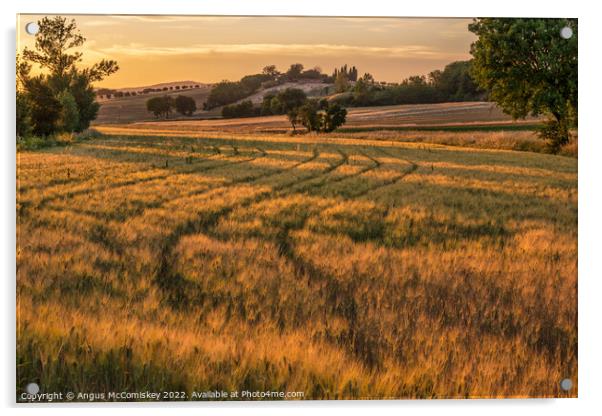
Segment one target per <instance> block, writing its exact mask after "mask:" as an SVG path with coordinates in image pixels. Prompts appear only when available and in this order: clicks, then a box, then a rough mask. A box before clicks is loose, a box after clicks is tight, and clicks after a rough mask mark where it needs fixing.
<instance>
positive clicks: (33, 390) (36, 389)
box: [25, 383, 40, 394]
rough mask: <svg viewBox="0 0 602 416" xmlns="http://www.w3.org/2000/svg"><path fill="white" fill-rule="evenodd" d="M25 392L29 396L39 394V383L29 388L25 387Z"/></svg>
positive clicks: (30, 384) (30, 385) (32, 384)
mask: <svg viewBox="0 0 602 416" xmlns="http://www.w3.org/2000/svg"><path fill="white" fill-rule="evenodd" d="M25 391H26V392H27V393H29V394H38V392H39V391H40V386H38V383H29V384H28V385H27V387H25Z"/></svg>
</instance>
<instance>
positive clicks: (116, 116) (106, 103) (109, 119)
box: [93, 81, 211, 124]
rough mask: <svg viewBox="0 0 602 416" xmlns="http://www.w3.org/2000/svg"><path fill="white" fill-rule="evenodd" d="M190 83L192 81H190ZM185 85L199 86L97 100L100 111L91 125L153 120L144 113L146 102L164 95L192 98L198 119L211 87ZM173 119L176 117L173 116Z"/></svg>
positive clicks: (158, 86)
mask: <svg viewBox="0 0 602 416" xmlns="http://www.w3.org/2000/svg"><path fill="white" fill-rule="evenodd" d="M190 82H192V81H190ZM186 83H187V81H183V82H177V83H164V84H157V85H155V86H149V87H143V88H156V89H158V88H163V87H169V86H174V85H180V84H186ZM187 85H199V88H192V89H185V90H175V89H174V90H169V91H160V92H150V93H148V94H138V95H135V96H129V97H121V98H111V99H110V100H99V101H98V102H99V103H100V110H99V112H98V117H97V118H96V120H95V121H94V123H93V124H114V123H131V122H135V121H145V120H154V118H155V117H154V116H153V115H152V114H151V113H149V112H148V111H146V101H147V100H148V99H149V98H151V97H154V96H161V95H164V94H170V95H185V96H187V97H192V98H194V100H195V101H196V106H197V109H198V110H197V115H195V116H193V117H196V118H198V113H199V111H200V110H201V109H202V108H203V103H204V102H205V100H206V99H207V96H208V95H209V91H210V90H211V86H210V85H208V84H201V83H195V84H187ZM127 90H130V91H140V89H134V88H131V89H121V90H120V91H124V92H126V91H127ZM174 117H176V115H175V114H174Z"/></svg>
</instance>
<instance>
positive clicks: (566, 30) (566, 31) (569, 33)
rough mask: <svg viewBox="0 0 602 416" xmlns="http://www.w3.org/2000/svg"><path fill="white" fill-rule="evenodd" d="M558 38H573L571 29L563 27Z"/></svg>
mask: <svg viewBox="0 0 602 416" xmlns="http://www.w3.org/2000/svg"><path fill="white" fill-rule="evenodd" d="M560 36H562V38H563V39H570V38H572V37H573V29H571V28H570V27H568V26H565V27H563V28H562V29H560Z"/></svg>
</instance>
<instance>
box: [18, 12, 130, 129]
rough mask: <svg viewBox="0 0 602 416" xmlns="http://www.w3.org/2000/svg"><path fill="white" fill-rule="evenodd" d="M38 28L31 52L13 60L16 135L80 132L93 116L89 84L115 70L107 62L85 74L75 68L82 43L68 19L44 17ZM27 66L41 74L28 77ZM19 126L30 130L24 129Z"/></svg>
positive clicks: (114, 64)
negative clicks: (15, 85) (28, 124)
mask: <svg viewBox="0 0 602 416" xmlns="http://www.w3.org/2000/svg"><path fill="white" fill-rule="evenodd" d="M38 26H39V31H38V33H37V34H36V37H35V46H34V49H29V48H24V49H23V52H22V54H21V55H20V56H18V57H17V102H18V103H19V111H20V114H19V121H18V124H20V126H19V128H18V129H17V134H19V135H20V134H23V132H26V131H27V132H28V133H29V132H32V133H33V134H36V135H41V136H47V135H51V134H54V133H57V132H61V131H65V132H74V131H75V132H79V131H82V130H84V129H86V128H88V127H89V125H90V122H91V121H92V120H94V119H95V118H96V115H97V113H98V108H99V104H98V103H97V102H96V94H95V92H94V89H93V87H92V83H93V82H97V81H101V80H102V79H104V78H105V77H107V76H109V75H111V74H113V73H115V72H116V71H117V70H118V69H119V66H118V65H117V62H115V61H113V60H106V59H103V60H101V61H99V62H97V63H95V64H93V65H92V66H90V67H87V68H81V67H80V66H79V64H80V63H81V61H82V52H80V51H77V48H80V47H81V46H83V45H84V43H85V41H86V39H85V38H84V37H83V36H82V35H81V33H80V32H79V30H78V29H77V25H76V23H75V20H73V19H71V20H69V21H68V20H67V18H65V17H61V16H55V17H52V18H49V17H44V18H42V19H41V20H40V21H38ZM74 49H75V50H74ZM32 64H37V65H39V67H40V68H41V70H42V73H41V74H39V75H37V76H32V75H31V68H32ZM24 120H28V122H29V123H30V124H31V126H30V128H28V127H27V126H24V125H23V123H24Z"/></svg>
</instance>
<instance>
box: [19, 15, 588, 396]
mask: <svg viewBox="0 0 602 416" xmlns="http://www.w3.org/2000/svg"><path fill="white" fill-rule="evenodd" d="M577 29H578V25H577V19H569V18H566V19H544V18H503V19H498V18H401V17H395V18H394V17H379V18H376V17H369V18H368V17H366V18H361V17H353V18H351V17H302V16H297V17H294V16H271V17H267V16H263V17H262V16H158V15H64V16H56V15H33V14H22V15H19V16H18V19H17V39H18V41H17V62H16V84H17V93H16V109H17V111H16V114H17V120H16V125H17V134H16V143H17V154H16V158H17V200H16V209H17V276H16V279H17V283H16V288H17V293H16V296H17V315H16V316H17V345H16V360H17V363H16V365H17V367H16V368H17V377H16V400H17V402H25V403H28V402H35V403H38V402H44V403H47V402H55V403H57V402H90V401H98V402H104V401H118V402H127V401H174V400H176V401H178V400H179V401H212V400H232V401H239V400H291V401H293V400H347V399H356V400H360V399H443V398H447V399H449V398H454V399H461V398H462V399H463V398H533V397H577V385H578V383H577V382H578V379H577V148H578V145H577V136H578V131H577V111H578V106H577V35H578V33H577V32H578V30H577Z"/></svg>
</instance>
